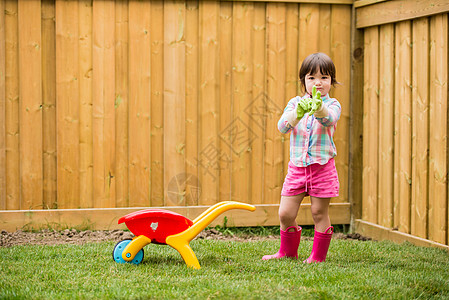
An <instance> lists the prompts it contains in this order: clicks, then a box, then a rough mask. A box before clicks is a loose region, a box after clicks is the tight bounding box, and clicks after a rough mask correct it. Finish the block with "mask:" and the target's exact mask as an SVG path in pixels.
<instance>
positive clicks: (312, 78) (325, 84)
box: [305, 70, 331, 96]
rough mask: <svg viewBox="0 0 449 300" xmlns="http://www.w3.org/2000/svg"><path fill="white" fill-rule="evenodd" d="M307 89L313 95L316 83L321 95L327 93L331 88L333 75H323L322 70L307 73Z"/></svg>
mask: <svg viewBox="0 0 449 300" xmlns="http://www.w3.org/2000/svg"><path fill="white" fill-rule="evenodd" d="M305 83H306V91H307V93H308V94H309V95H312V88H313V86H314V85H315V86H316V90H317V91H320V92H321V95H323V96H324V95H327V94H328V93H329V91H330V89H331V77H330V76H329V75H322V74H321V72H320V70H318V71H317V72H316V73H315V74H310V73H309V74H307V75H306V78H305Z"/></svg>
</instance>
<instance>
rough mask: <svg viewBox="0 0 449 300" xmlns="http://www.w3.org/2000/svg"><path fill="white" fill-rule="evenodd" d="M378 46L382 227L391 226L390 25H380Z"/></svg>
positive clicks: (392, 80) (391, 35) (391, 92)
mask: <svg viewBox="0 0 449 300" xmlns="http://www.w3.org/2000/svg"><path fill="white" fill-rule="evenodd" d="M379 35H380V41H379V43H380V45H379V74H380V75H379V189H378V193H379V194H378V201H379V216H378V222H379V224H380V225H382V226H385V227H391V226H392V225H393V145H394V143H393V130H392V128H393V120H394V117H393V111H394V103H393V95H394V94H393V89H394V25H393V24H387V25H384V26H381V27H380V32H379Z"/></svg>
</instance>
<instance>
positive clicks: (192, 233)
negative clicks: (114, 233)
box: [118, 201, 256, 269]
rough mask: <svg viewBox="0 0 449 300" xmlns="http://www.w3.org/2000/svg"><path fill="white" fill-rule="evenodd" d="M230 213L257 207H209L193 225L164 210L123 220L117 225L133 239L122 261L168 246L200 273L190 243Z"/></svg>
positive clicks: (222, 204) (232, 203) (223, 204)
mask: <svg viewBox="0 0 449 300" xmlns="http://www.w3.org/2000/svg"><path fill="white" fill-rule="evenodd" d="M230 209H245V210H249V211H254V210H255V209H256V207H255V206H253V205H250V204H246V203H241V202H236V201H223V202H219V203H217V204H215V205H213V206H211V207H209V208H208V209H207V210H206V211H204V212H203V213H202V214H201V215H199V216H198V217H197V218H196V219H195V220H193V221H191V220H189V219H188V218H186V217H184V216H183V215H181V214H178V213H175V212H172V211H169V210H165V209H144V210H140V211H136V212H133V213H130V214H128V215H126V216H123V217H121V218H120V219H119V220H118V223H119V224H121V223H125V224H126V226H127V227H128V229H129V230H130V231H131V232H132V233H133V234H134V235H135V238H134V239H133V240H132V241H131V243H129V244H128V245H127V246H126V247H125V249H124V250H123V253H122V258H123V260H125V261H127V262H130V261H132V260H133V258H134V257H135V256H136V254H137V253H138V252H139V251H140V250H142V248H143V247H144V246H146V245H148V244H150V243H156V244H164V245H165V244H167V245H170V246H171V247H173V248H174V249H176V250H177V251H178V252H179V253H180V254H181V256H182V258H183V259H184V261H185V263H186V264H187V265H188V266H189V267H192V268H195V269H199V268H200V265H199V262H198V259H197V258H196V256H195V253H194V252H193V250H192V249H191V248H190V245H189V243H190V241H191V240H193V239H194V238H195V237H196V236H197V235H198V234H199V233H200V232H201V231H202V230H203V229H204V228H206V227H207V226H208V225H209V224H210V223H211V222H212V221H213V220H214V219H215V218H216V217H218V216H219V215H220V214H222V213H223V212H225V211H227V210H230Z"/></svg>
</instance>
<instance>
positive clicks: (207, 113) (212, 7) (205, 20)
mask: <svg viewBox="0 0 449 300" xmlns="http://www.w3.org/2000/svg"><path fill="white" fill-rule="evenodd" d="M219 8H220V7H219V3H218V2H215V1H205V2H201V3H200V5H199V17H200V22H199V45H200V48H199V50H200V57H201V59H200V60H199V87H200V88H199V118H200V122H199V124H200V127H199V132H200V135H199V136H200V140H199V150H200V153H199V154H200V157H199V162H200V165H201V167H200V177H199V180H200V182H201V185H202V189H201V198H200V199H199V203H201V204H202V205H210V204H213V203H216V202H218V183H219V182H220V179H219V177H220V172H219V152H220V149H219V148H218V145H219V144H218V128H219V105H220V104H219V103H220V102H219V101H220V99H219V93H218V92H219V90H218V82H219V73H218V71H219V64H218V61H219V60H218V55H219V41H218V37H219V35H218V34H219V33H218V30H219V27H218V24H219Z"/></svg>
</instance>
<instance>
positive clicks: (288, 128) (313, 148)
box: [262, 53, 341, 263]
mask: <svg viewBox="0 0 449 300" xmlns="http://www.w3.org/2000/svg"><path fill="white" fill-rule="evenodd" d="M299 79H300V81H301V85H302V88H303V89H305V92H306V94H305V95H304V96H303V97H299V96H297V97H295V98H293V99H291V100H290V101H289V102H288V104H287V107H286V108H285V109H284V113H283V114H282V117H281V119H280V120H279V122H278V128H279V131H280V132H282V133H289V132H290V133H291V135H290V161H289V163H288V173H287V176H286V177H285V181H284V185H283V188H282V193H281V203H280V206H279V220H280V225H281V246H280V249H279V251H278V252H277V253H276V254H273V255H265V256H264V257H263V258H262V259H263V260H268V259H274V258H281V257H293V258H298V246H299V241H300V239H301V227H300V226H298V225H297V224H296V221H295V220H296V217H297V214H298V210H299V206H300V205H301V202H302V200H303V199H304V197H305V196H307V195H309V196H310V201H311V204H312V205H311V211H312V217H313V221H314V223H315V235H314V239H313V247H312V254H311V255H310V256H309V258H307V259H306V260H304V262H305V263H311V262H323V261H325V259H326V255H327V251H328V249H329V244H330V240H331V237H332V233H333V231H334V228H333V227H332V226H331V222H330V219H329V203H330V199H331V197H337V196H338V190H339V182H338V174H337V170H336V168H335V162H334V157H335V156H336V155H337V150H336V148H335V144H334V140H333V136H334V132H335V129H336V126H337V121H338V119H339V118H340V113H341V106H340V103H339V102H338V101H337V100H336V99H334V98H330V97H329V90H330V89H331V86H335V84H337V83H338V82H337V80H336V77H335V66H334V63H333V62H332V60H331V59H330V57H329V56H327V55H326V54H324V53H314V54H311V55H309V56H308V57H307V58H306V59H305V60H304V61H303V63H302V65H301V68H300V71H299ZM314 86H315V87H316V90H317V91H319V92H321V95H323V96H322V98H321V100H318V101H316V102H315V104H316V105H315V107H314V109H311V108H310V106H309V105H308V103H309V102H310V101H311V99H310V98H311V96H312V90H313V87H314Z"/></svg>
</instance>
